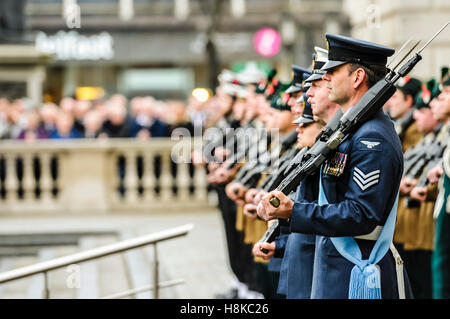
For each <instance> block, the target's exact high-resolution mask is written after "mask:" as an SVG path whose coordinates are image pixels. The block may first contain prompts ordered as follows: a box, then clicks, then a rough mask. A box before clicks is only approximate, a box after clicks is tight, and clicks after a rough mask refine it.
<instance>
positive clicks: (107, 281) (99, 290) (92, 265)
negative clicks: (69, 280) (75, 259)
mask: <svg viewBox="0 0 450 319" xmlns="http://www.w3.org/2000/svg"><path fill="white" fill-rule="evenodd" d="M118 241H119V239H118V238H117V236H95V237H94V236H89V237H83V238H81V239H80V250H83V251H84V250H89V249H93V248H96V247H100V246H105V245H109V244H113V243H117V242H118ZM80 267H81V271H80V273H81V286H80V288H79V289H78V296H77V297H78V298H79V299H97V298H101V297H105V296H108V295H111V294H113V293H118V292H122V291H126V290H129V289H130V285H129V283H128V274H127V270H126V268H125V265H124V256H123V253H117V254H113V255H109V256H105V257H100V258H98V259H95V260H92V261H88V262H84V263H81V264H80Z"/></svg>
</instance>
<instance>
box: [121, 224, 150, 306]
mask: <svg viewBox="0 0 450 319" xmlns="http://www.w3.org/2000/svg"><path fill="white" fill-rule="evenodd" d="M134 237H136V234H134V233H133V232H132V231H129V230H124V231H122V232H120V234H119V238H120V240H127V239H131V238H134ZM123 256H124V259H125V265H126V270H127V274H128V278H129V282H130V286H131V287H130V289H136V288H140V287H143V286H147V285H152V284H153V277H152V273H153V272H152V268H151V266H150V263H149V261H148V259H147V257H146V255H145V254H144V252H143V251H142V248H136V249H132V250H128V251H125V252H124V253H123ZM134 297H135V298H136V299H150V298H152V292H151V291H144V292H140V293H137V294H135V295H134Z"/></svg>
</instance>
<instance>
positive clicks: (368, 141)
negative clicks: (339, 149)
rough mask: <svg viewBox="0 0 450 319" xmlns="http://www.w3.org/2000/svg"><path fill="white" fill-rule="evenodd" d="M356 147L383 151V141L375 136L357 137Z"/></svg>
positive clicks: (364, 149)
mask: <svg viewBox="0 0 450 319" xmlns="http://www.w3.org/2000/svg"><path fill="white" fill-rule="evenodd" d="M357 148H358V150H359V151H369V152H373V151H378V152H382V151H383V143H382V141H381V140H379V139H375V138H367V137H365V138H359V139H358V142H357Z"/></svg>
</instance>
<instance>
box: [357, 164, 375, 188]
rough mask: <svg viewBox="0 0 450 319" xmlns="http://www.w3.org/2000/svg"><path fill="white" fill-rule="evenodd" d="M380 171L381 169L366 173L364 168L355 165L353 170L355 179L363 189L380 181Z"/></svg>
mask: <svg viewBox="0 0 450 319" xmlns="http://www.w3.org/2000/svg"><path fill="white" fill-rule="evenodd" d="M380 173H381V171H380V170H379V169H377V170H374V171H372V172H368V173H364V172H363V171H362V170H360V169H359V168H358V167H356V166H355V169H354V170H353V181H354V182H355V183H356V184H357V185H358V186H359V188H360V189H361V190H362V191H365V190H366V189H368V188H369V187H371V186H373V185H375V184H378V182H379V181H380Z"/></svg>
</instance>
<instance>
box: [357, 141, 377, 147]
mask: <svg viewBox="0 0 450 319" xmlns="http://www.w3.org/2000/svg"><path fill="white" fill-rule="evenodd" d="M361 143H363V144H364V145H366V146H367V148H374V147H375V146H378V145H380V142H371V141H361Z"/></svg>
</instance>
